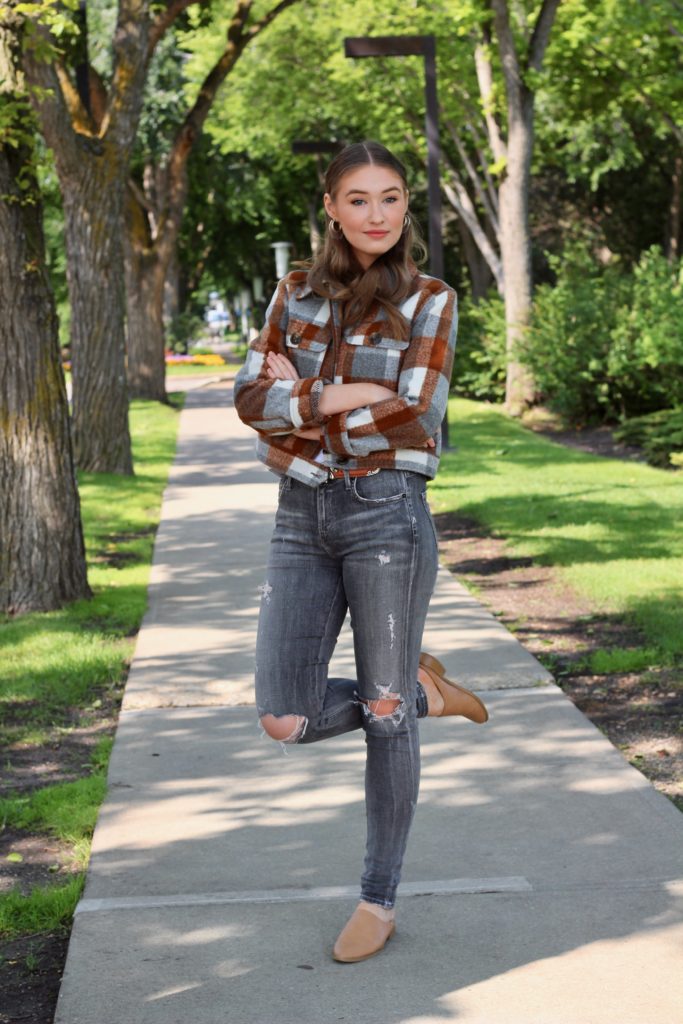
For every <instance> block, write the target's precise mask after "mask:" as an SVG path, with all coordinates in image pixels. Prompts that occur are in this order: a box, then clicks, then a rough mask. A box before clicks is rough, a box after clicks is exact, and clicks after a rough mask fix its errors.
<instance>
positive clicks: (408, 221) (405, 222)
mask: <svg viewBox="0 0 683 1024" xmlns="http://www.w3.org/2000/svg"><path fill="white" fill-rule="evenodd" d="M412 223H413V222H412V220H411V219H410V214H409V213H407V214H406V215H405V217H404V218H403V231H402V232H401V234H402V235H405V234H406V233H407V231H408V228H409V227H410V225H411V224H412Z"/></svg>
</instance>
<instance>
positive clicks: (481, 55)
mask: <svg viewBox="0 0 683 1024" xmlns="http://www.w3.org/2000/svg"><path fill="white" fill-rule="evenodd" d="M491 45H492V41H491V34H490V32H489V30H488V26H485V27H484V36H483V41H482V42H478V43H477V44H476V45H475V47H474V67H475V70H476V72H477V82H478V83H479V94H480V96H481V106H482V110H483V111H484V120H485V122H486V131H487V133H488V137H489V145H490V146H491V152H492V153H493V158H494V160H495V161H496V162H498V161H501V160H506V159H507V146H506V144H505V140H504V139H503V133H502V130H501V126H500V124H499V123H498V119H497V118H496V115H495V113H494V110H493V68H492V67H491V59H490V57H489V48H490V46H491Z"/></svg>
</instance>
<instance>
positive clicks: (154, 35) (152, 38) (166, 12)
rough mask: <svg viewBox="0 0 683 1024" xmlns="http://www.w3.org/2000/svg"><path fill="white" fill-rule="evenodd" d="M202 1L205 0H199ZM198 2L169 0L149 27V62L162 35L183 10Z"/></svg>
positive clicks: (192, 0)
mask: <svg viewBox="0 0 683 1024" xmlns="http://www.w3.org/2000/svg"><path fill="white" fill-rule="evenodd" d="M199 2H200V3H202V2H203V0H199ZM193 3H197V0H168V3H167V4H166V7H165V8H164V9H163V10H162V11H160V12H159V14H158V15H157V17H156V19H155V21H153V22H152V24H151V25H150V29H149V38H148V42H147V63H148V64H149V62H150V60H151V58H152V54H153V53H154V51H155V49H156V47H157V44H158V42H159V40H160V39H161V37H162V36H163V35H164V33H165V32H166V30H167V29H168V28H170V27H171V25H172V24H173V22H174V21H175V20H176V18H178V17H179V16H180V15H181V14H182V13H183V11H185V10H187V8H188V7H189V6H190V4H193Z"/></svg>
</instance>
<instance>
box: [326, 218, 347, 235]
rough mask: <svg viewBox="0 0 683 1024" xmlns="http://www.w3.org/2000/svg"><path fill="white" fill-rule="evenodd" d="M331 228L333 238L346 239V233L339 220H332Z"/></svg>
mask: <svg viewBox="0 0 683 1024" xmlns="http://www.w3.org/2000/svg"><path fill="white" fill-rule="evenodd" d="M329 226H330V234H331V235H332V237H333V238H343V237H344V232H343V231H342V229H341V224H340V223H339V221H338V220H331V221H330V225H329Z"/></svg>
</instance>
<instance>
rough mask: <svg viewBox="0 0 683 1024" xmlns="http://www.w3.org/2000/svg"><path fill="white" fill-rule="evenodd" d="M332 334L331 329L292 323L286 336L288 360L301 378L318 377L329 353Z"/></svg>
mask: <svg viewBox="0 0 683 1024" xmlns="http://www.w3.org/2000/svg"><path fill="white" fill-rule="evenodd" d="M331 339H332V334H331V332H330V329H329V327H324V328H320V327H316V326H315V325H314V324H310V323H301V324H298V323H296V322H293V323H290V324H289V326H288V328H287V333H286V335H285V344H286V346H287V358H288V359H289V360H290V362H291V363H293V364H294V367H295V369H296V371H297V373H298V374H299V376H300V377H317V376H319V373H320V368H321V367H322V364H323V360H324V358H325V355H326V353H327V349H328V347H329V344H330V341H331Z"/></svg>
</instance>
